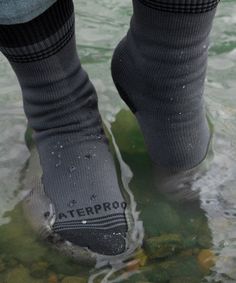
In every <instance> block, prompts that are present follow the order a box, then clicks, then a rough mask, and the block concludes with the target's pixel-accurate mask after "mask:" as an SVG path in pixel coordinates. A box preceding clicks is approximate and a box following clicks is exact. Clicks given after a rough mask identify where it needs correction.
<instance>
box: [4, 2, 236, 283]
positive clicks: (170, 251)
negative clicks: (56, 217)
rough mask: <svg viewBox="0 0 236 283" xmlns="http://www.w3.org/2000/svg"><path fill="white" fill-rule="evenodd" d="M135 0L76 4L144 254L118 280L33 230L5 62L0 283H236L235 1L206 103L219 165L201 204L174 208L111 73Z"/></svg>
mask: <svg viewBox="0 0 236 283" xmlns="http://www.w3.org/2000/svg"><path fill="white" fill-rule="evenodd" d="M130 2H131V1H129V0H123V1H118V0H96V1H84V0H81V1H77V0H76V1H75V4H76V11H77V15H78V17H77V29H76V33H77V37H78V50H79V52H80V56H81V58H82V62H83V63H84V67H85V69H86V70H87V71H88V72H89V74H90V77H91V78H92V80H93V82H94V83H95V86H96V88H97V90H98V94H99V101H100V109H101V111H102V114H103V117H104V119H105V121H106V122H108V123H111V130H112V133H113V135H114V138H115V141H116V143H117V145H118V147H119V150H120V152H121V156H122V158H123V160H124V161H125V163H126V164H127V165H128V166H129V168H130V169H131V171H132V173H133V179H132V181H131V183H130V188H131V190H132V192H133V194H134V197H135V200H136V202H137V210H138V211H140V219H141V220H142V221H143V225H144V230H145V245H144V247H143V250H142V251H139V253H138V254H136V255H135V256H134V257H135V258H136V261H134V260H131V259H130V260H129V262H128V263H126V264H125V265H124V266H123V267H122V269H121V271H119V272H116V273H115V272H114V270H112V269H109V268H108V269H107V268H101V269H99V270H95V269H91V268H89V267H82V266H81V265H80V264H78V263H77V262H76V261H73V260H71V259H70V258H67V257H65V256H62V255H61V254H60V253H58V252H56V251H54V250H52V249H51V248H50V247H49V246H48V245H46V244H45V243H42V242H41V241H40V240H39V239H38V237H37V235H35V234H34V233H33V232H32V230H31V228H30V227H29V226H28V223H27V222H26V221H25V218H24V217H23V213H22V209H21V206H20V204H19V202H20V200H21V199H22V197H23V195H24V194H23V193H22V192H23V190H22V189H23V187H22V182H23V178H24V174H25V170H26V168H27V159H28V157H29V153H28V150H27V148H26V146H25V144H24V132H25V128H26V120H25V117H24V114H23V111H22V101H21V94H20V89H19V86H18V84H17V81H16V78H15V76H14V74H13V72H12V70H11V69H10V67H9V65H8V64H7V61H6V60H5V59H4V58H3V57H2V56H1V57H0V74H1V77H0V85H1V95H0V117H1V120H0V131H1V136H0V192H1V198H0V224H1V226H0V283H2V282H7V283H12V282H16V283H21V282H24V283H27V282H33V283H34V282H37V283H43V282H49V283H54V282H63V280H64V282H67V283H68V282H72V283H73V282H75V283H76V282H80V281H78V280H79V278H80V279H81V282H87V281H88V280H90V281H89V282H140V283H141V282H143V283H144V282H171V283H176V282H193V283H194V282H205V281H209V282H236V190H235V185H236V100H235V91H236V80H235V77H236V28H235V27H236V16H235V15H236V1H232V0H231V1H226V0H225V1H223V2H222V4H221V6H220V9H219V11H218V14H217V17H216V21H215V25H214V30H213V34H212V44H211V49H210V58H209V69H208V78H207V87H206V95H207V104H208V108H209V112H210V113H211V120H212V121H213V124H214V127H215V130H214V152H215V157H214V160H213V162H212V166H211V167H210V169H209V170H208V172H209V173H208V174H206V175H205V176H203V177H202V178H200V179H199V180H197V181H196V182H195V185H194V187H193V189H195V190H197V189H198V188H200V196H199V200H196V201H194V202H191V203H188V202H184V203H183V202H180V200H181V198H184V197H186V195H181V194H176V198H175V200H169V198H168V196H163V195H162V194H161V193H160V192H159V191H158V179H157V180H156V178H155V175H156V174H155V172H154V174H153V167H152V164H151V162H150V160H149V158H148V156H147V153H146V150H145V146H144V144H143V139H142V136H141V134H140V132H139V129H138V127H137V125H136V123H135V120H134V119H133V117H132V115H131V114H130V113H129V112H127V111H124V110H123V111H122V112H120V110H122V109H124V108H125V105H124V104H123V103H122V102H121V100H120V98H119V96H118V95H117V93H116V90H115V88H114V86H113V84H112V81H111V77H110V72H109V68H110V58H111V55H112V51H113V48H114V46H115V45H116V43H117V42H118V41H119V39H120V38H121V37H122V35H123V34H124V33H125V32H126V30H127V28H128V23H129V18H130V15H131V3H130ZM95 11H96V14H95ZM119 112H120V113H119ZM124 121H125V122H124ZM124 125H125V127H124ZM120 162H121V160H120ZM121 169H124V164H122V163H121ZM125 175H126V171H125V172H123V177H124V178H125V177H127V176H125ZM180 191H181V190H180ZM177 200H178V201H177ZM153 237H158V238H156V241H158V247H159V248H157V250H156V254H155V255H152V251H151V252H150V249H149V245H150V244H151V243H152V242H151V240H150V239H153ZM146 255H148V257H149V259H148V261H147V260H146ZM153 257H154V259H153ZM99 272H102V274H101V276H100V277H98V278H97V279H96V280H97V281H94V280H93V278H95V277H96V275H97V274H98V273H99ZM72 277H77V281H76V279H75V278H74V279H73V278H72ZM16 278H17V279H16ZM66 278H67V279H68V281H65V280H66ZM82 278H84V280H85V281H82ZM89 278H90V279H89ZM73 280H74V281H73ZM102 280H103V281H102ZM64 282H63V283H64Z"/></svg>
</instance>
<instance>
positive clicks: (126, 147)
mask: <svg viewBox="0 0 236 283" xmlns="http://www.w3.org/2000/svg"><path fill="white" fill-rule="evenodd" d="M124 125H125V127H124ZM121 129H122V131H121ZM112 132H113V134H114V136H115V139H116V142H117V144H118V146H119V149H120V151H121V152H125V153H127V154H134V153H135V154H140V153H146V148H145V145H144V139H143V135H142V134H141V133H140V128H139V126H138V123H137V120H136V118H135V116H134V115H133V114H132V113H131V111H127V110H121V111H120V112H119V113H118V114H117V116H116V121H115V122H114V123H113V124H112Z"/></svg>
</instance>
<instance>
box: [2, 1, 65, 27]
mask: <svg viewBox="0 0 236 283" xmlns="http://www.w3.org/2000/svg"><path fill="white" fill-rule="evenodd" d="M56 1H57V0H0V24H2V25H11V24H19V23H24V22H28V21H30V20H32V19H33V18H35V17H37V16H39V15H40V14H42V13H43V12H44V11H46V10H47V9H48V8H49V7H50V6H51V5H52V4H53V3H55V2H56ZM65 1H66V0H65Z"/></svg>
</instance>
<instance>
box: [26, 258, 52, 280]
mask: <svg viewBox="0 0 236 283" xmlns="http://www.w3.org/2000/svg"><path fill="white" fill-rule="evenodd" d="M48 267H49V265H48V263H47V262H43V261H41V262H36V263H33V264H32V266H31V271H30V274H31V275H32V276H33V277H36V278H42V277H44V276H46V275H47V273H48Z"/></svg>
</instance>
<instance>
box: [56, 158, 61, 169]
mask: <svg viewBox="0 0 236 283" xmlns="http://www.w3.org/2000/svg"><path fill="white" fill-rule="evenodd" d="M60 166H61V160H59V161H58V163H57V164H56V168H58V167H60Z"/></svg>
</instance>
